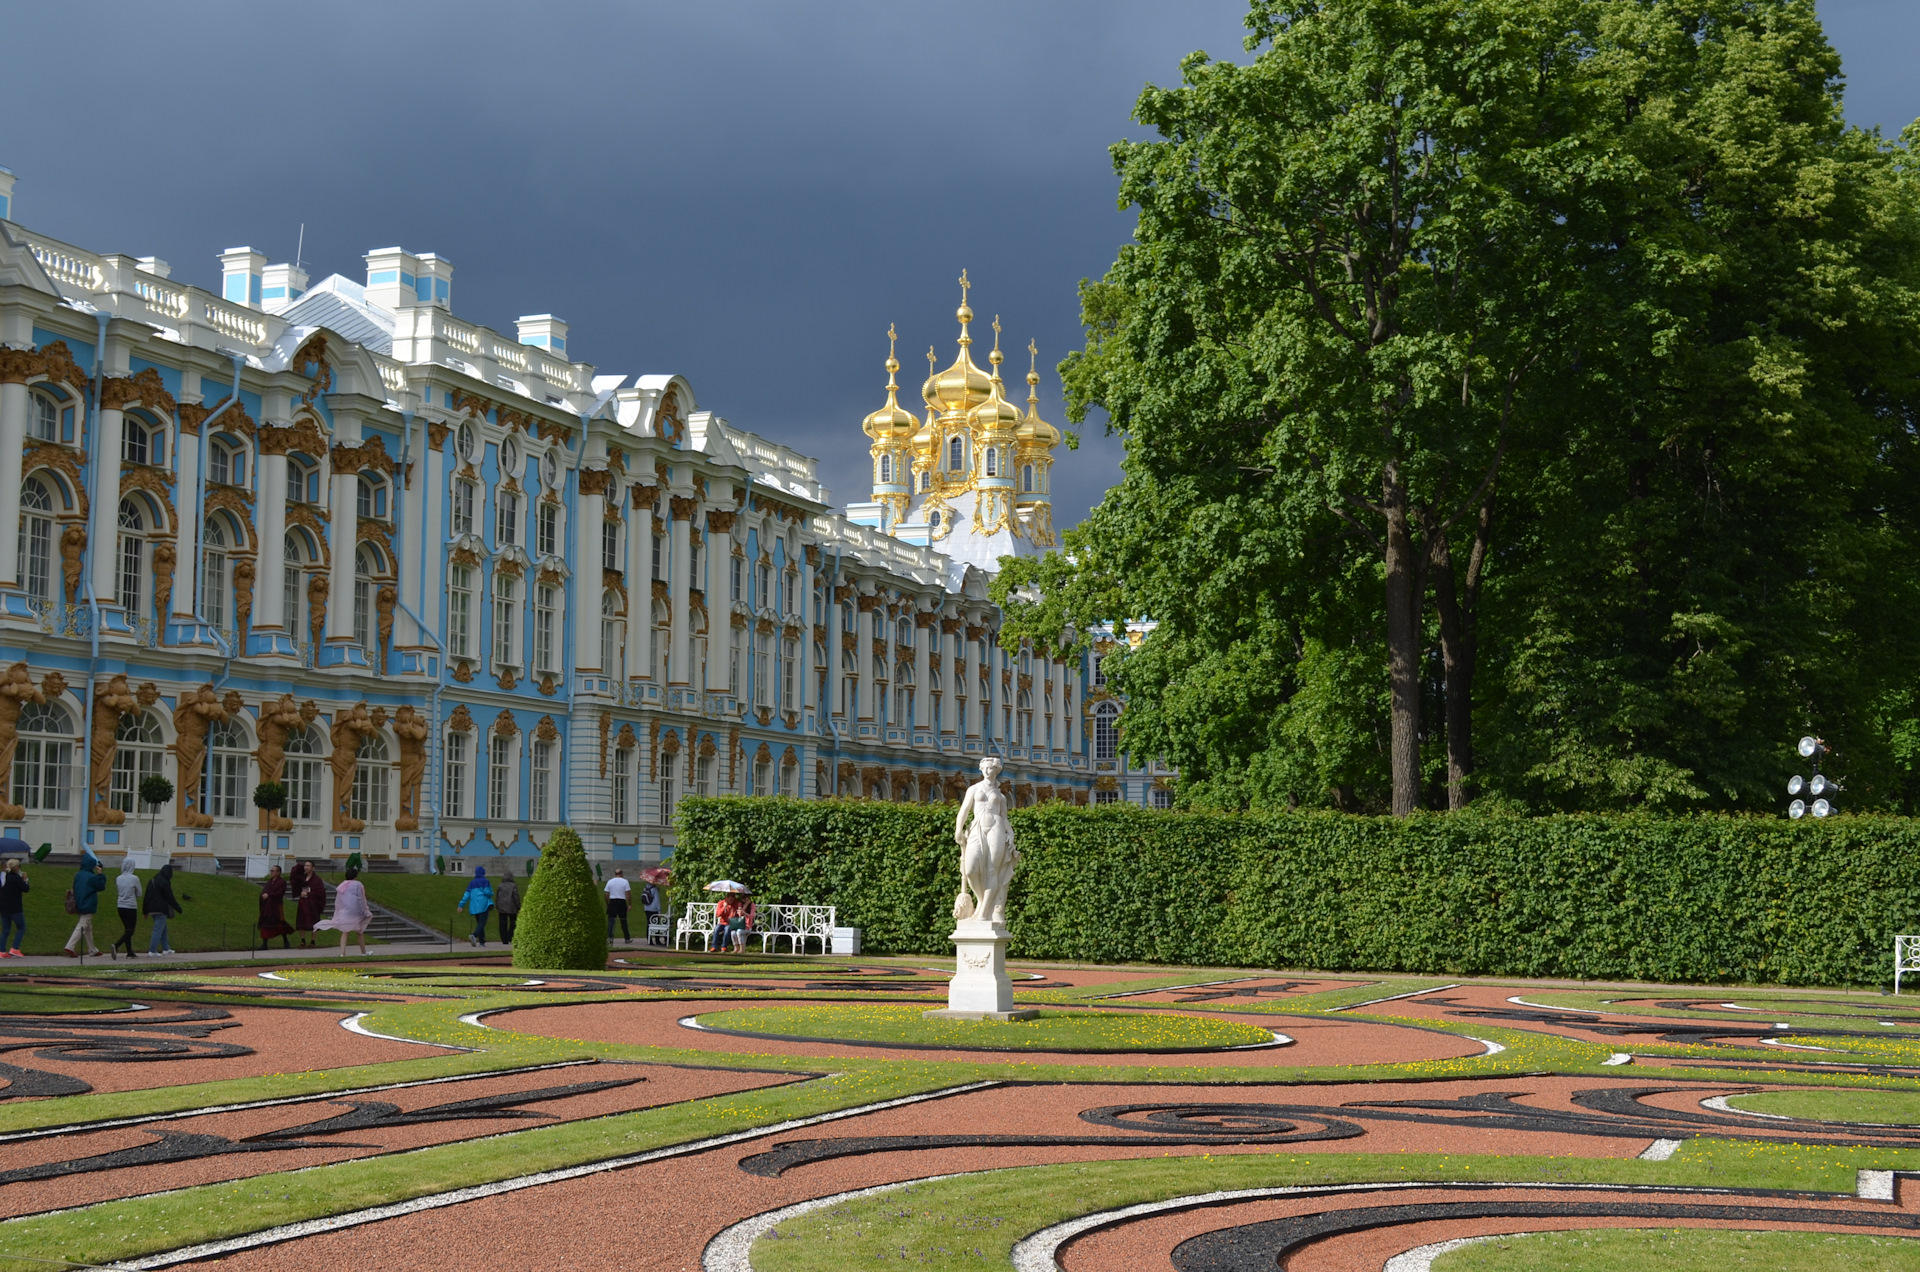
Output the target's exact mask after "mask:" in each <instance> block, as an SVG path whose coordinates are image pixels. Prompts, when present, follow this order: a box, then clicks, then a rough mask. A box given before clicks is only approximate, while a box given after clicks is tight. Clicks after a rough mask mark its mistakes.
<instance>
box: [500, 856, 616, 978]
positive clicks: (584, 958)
mask: <svg viewBox="0 0 1920 1272" xmlns="http://www.w3.org/2000/svg"><path fill="white" fill-rule="evenodd" d="M513 965H514V966H515V967H528V968H537V969H540V970H544V971H575V972H589V971H590V972H598V971H604V970H606V966H607V907H606V906H605V904H604V903H602V901H601V900H600V888H599V886H598V885H596V884H595V883H594V881H593V871H592V870H591V869H589V868H588V866H587V851H586V849H585V848H584V847H583V846H582V845H581V843H580V836H579V835H577V834H575V833H574V831H573V828H572V827H570V826H562V827H560V828H559V829H558V830H556V831H554V832H553V834H551V835H549V836H548V837H547V842H546V846H545V847H543V848H541V849H540V869H539V870H537V871H535V872H534V876H533V882H531V883H529V884H528V885H527V895H526V897H525V899H524V900H522V902H521V904H520V924H519V926H518V927H516V928H515V929H514V932H513Z"/></svg>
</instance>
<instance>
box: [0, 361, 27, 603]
mask: <svg viewBox="0 0 1920 1272" xmlns="http://www.w3.org/2000/svg"><path fill="white" fill-rule="evenodd" d="M32 405H33V404H32V403H31V402H30V401H28V394H27V386H26V383H25V382H24V381H21V380H8V381H7V382H5V383H4V384H0V526H18V525H19V524H20V481H21V478H22V476H23V473H22V471H21V456H22V454H23V453H24V452H25V450H26V445H27V411H28V409H29V408H30V407H31V406H32ZM19 582H20V536H19V535H18V534H17V533H9V534H0V584H9V585H11V584H17V583H19Z"/></svg>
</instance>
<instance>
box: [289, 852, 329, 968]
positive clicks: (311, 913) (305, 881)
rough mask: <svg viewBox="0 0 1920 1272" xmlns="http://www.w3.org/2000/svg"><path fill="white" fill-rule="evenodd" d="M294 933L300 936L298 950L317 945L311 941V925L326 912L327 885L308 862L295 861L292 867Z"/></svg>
mask: <svg viewBox="0 0 1920 1272" xmlns="http://www.w3.org/2000/svg"><path fill="white" fill-rule="evenodd" d="M290 890H291V891H292V893H293V901H294V916H293V928H294V931H296V932H298V933H299V934H300V948H301V949H307V948H309V947H311V946H314V945H318V944H319V942H318V941H315V940H314V939H313V925H314V924H316V923H318V922H319V921H320V918H321V916H322V915H324V914H325V913H326V912H327V885H326V884H325V883H323V882H322V881H321V879H320V872H319V871H318V870H315V869H314V868H313V863H312V862H310V861H296V862H295V863H294V865H293V882H292V884H291V885H290Z"/></svg>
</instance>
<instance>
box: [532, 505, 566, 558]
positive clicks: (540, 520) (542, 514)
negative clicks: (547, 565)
mask: <svg viewBox="0 0 1920 1272" xmlns="http://www.w3.org/2000/svg"><path fill="white" fill-rule="evenodd" d="M534 524H535V531H534V550H535V551H536V552H538V553H539V554H540V555H541V556H552V555H553V554H554V553H555V552H557V551H558V550H559V547H558V545H559V542H560V506H559V505H558V504H550V503H542V504H541V505H540V511H539V514H538V516H537V517H536V519H535V523H534Z"/></svg>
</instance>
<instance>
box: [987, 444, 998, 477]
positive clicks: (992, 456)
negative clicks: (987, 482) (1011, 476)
mask: <svg viewBox="0 0 1920 1272" xmlns="http://www.w3.org/2000/svg"><path fill="white" fill-rule="evenodd" d="M999 475H1000V450H999V448H998V447H995V446H989V447H987V476H989V477H998V476H999Z"/></svg>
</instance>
